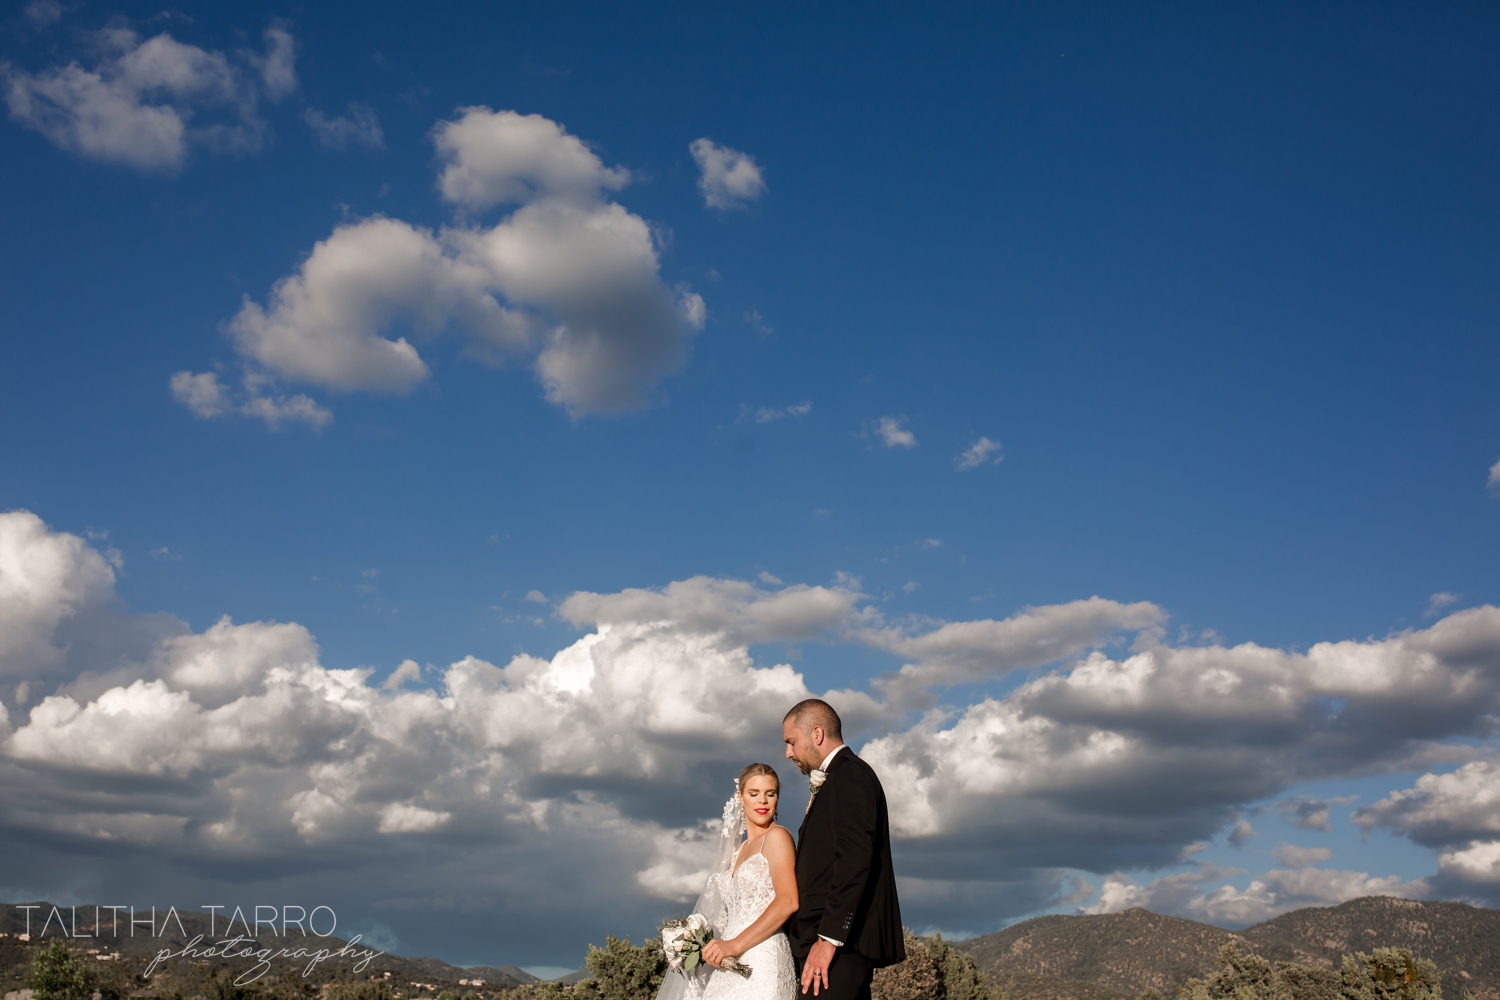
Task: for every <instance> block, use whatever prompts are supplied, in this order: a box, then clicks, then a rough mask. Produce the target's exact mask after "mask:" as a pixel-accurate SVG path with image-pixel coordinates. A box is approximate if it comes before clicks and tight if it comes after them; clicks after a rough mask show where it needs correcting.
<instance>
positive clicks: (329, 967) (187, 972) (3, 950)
mask: <svg viewBox="0 0 1500 1000" xmlns="http://www.w3.org/2000/svg"><path fill="white" fill-rule="evenodd" d="M22 906H36V907H39V908H38V909H35V910H33V911H32V914H31V923H30V928H31V935H32V939H33V940H31V941H30V942H22V941H20V940H19V939H18V935H20V934H23V933H25V931H26V929H27V919H26V913H25V912H24V911H23V910H22V909H21V907H22ZM52 910H53V905H52V904H51V903H46V902H41V903H0V935H4V937H3V938H0V985H3V986H4V989H5V990H12V989H15V988H17V987H16V986H14V985H11V984H13V983H18V982H19V981H20V980H21V979H22V978H23V977H24V975H25V969H26V968H27V967H28V966H29V965H30V961H31V952H32V950H34V949H35V948H37V947H40V946H41V945H42V944H44V943H47V942H50V941H51V940H53V939H54V938H57V937H59V936H64V935H66V936H68V937H69V941H68V944H69V946H70V947H71V948H74V949H78V950H82V951H84V952H85V953H87V952H88V951H89V949H97V950H99V951H100V952H103V953H109V952H118V953H119V955H120V959H119V962H118V968H119V971H120V972H122V973H125V974H126V975H130V974H135V973H138V972H139V971H140V970H141V969H142V968H143V967H144V965H145V963H146V962H147V961H149V959H150V957H151V956H153V955H155V954H156V953H157V952H158V951H159V950H161V949H171V950H177V949H180V948H181V947H182V946H183V945H184V944H186V943H187V941H188V940H189V939H191V938H192V937H193V936H196V935H198V934H202V935H204V940H205V942H211V941H214V940H218V939H222V938H224V937H225V936H226V935H225V933H224V931H225V917H224V915H223V914H219V915H218V917H217V919H216V921H215V922H214V924H212V925H211V923H210V918H209V916H208V914H205V913H202V912H196V911H190V910H179V911H178V917H179V918H180V927H179V921H178V920H177V919H173V920H172V921H170V924H169V925H168V926H169V927H170V929H163V928H162V927H160V926H158V928H157V929H158V930H159V931H160V933H159V934H157V935H156V936H153V935H152V934H151V933H150V931H149V930H147V929H146V927H145V926H144V925H143V926H142V927H140V928H138V929H137V930H138V933H136V934H135V935H132V934H131V933H130V928H129V916H128V915H127V914H121V916H120V919H119V921H118V923H116V922H115V921H114V920H113V918H112V916H111V914H110V911H109V910H107V909H106V910H103V911H101V912H100V914H99V926H97V927H96V926H95V922H94V921H95V908H94V906H93V904H89V905H87V906H77V907H68V906H59V907H57V910H58V911H59V914H60V915H61V916H62V918H63V919H64V921H65V922H66V924H65V926H64V927H63V929H62V933H61V934H60V933H59V930H58V924H57V921H56V920H55V919H53V920H51V926H50V927H47V936H46V937H45V938H43V937H42V936H41V932H42V929H43V927H44V926H45V925H46V924H47V922H48V919H49V918H50V917H52ZM148 913H149V911H146V913H138V914H137V916H138V917H140V918H141V919H146V914H148ZM166 917H167V914H166V911H165V910H163V909H161V908H158V909H157V911H156V919H157V922H158V924H159V925H160V924H162V923H163V922H164V921H166ZM75 920H76V927H75V926H74V922H75ZM211 929H212V930H214V931H215V932H216V933H215V934H213V935H210V930H211ZM235 930H236V931H237V932H240V933H243V930H244V929H243V927H242V925H240V924H239V923H236V924H235ZM75 931H76V933H77V935H79V936H78V937H73V936H72V935H73V933H74V932H75ZM258 940H259V941H261V942H262V944H263V945H264V946H271V945H275V946H278V947H280V946H283V945H285V946H288V947H292V948H296V947H299V946H304V945H305V946H306V947H309V948H327V949H337V948H341V947H343V946H344V945H345V944H346V943H347V939H345V938H339V937H327V938H318V937H306V938H304V937H302V936H300V935H298V934H297V933H296V931H295V930H293V931H292V934H291V937H290V938H277V937H274V936H273V935H272V934H271V933H270V931H269V930H264V929H263V930H262V932H261V934H260V936H259V938H258ZM358 947H365V945H364V944H363V943H361V945H359V946H358ZM375 950H376V951H378V950H380V949H378V948H377V949H375ZM249 964H250V960H248V959H237V960H228V961H226V960H222V959H221V960H216V961H213V962H207V963H201V964H200V963H194V962H192V961H188V960H173V961H169V962H168V963H167V964H166V965H164V966H163V967H162V971H163V972H164V973H165V974H166V977H167V978H168V979H173V980H175V981H176V982H177V985H178V988H179V989H181V991H182V992H183V993H184V995H188V996H193V995H196V994H198V993H201V992H202V982H201V981H202V980H203V979H204V978H205V977H206V976H207V974H208V972H209V971H211V970H212V969H213V968H225V969H231V968H233V969H235V970H236V972H237V973H238V972H239V971H243V969H244V968H245V967H246V966H247V965H249ZM305 964H306V963H305V962H299V961H292V960H288V959H281V960H278V961H277V962H276V963H275V969H276V971H277V972H278V973H279V972H281V971H282V970H283V969H288V970H291V969H295V970H296V971H297V972H300V970H301V968H302V967H303V966H305ZM352 964H353V963H352V962H351V961H349V960H342V961H329V962H326V963H324V964H322V965H320V966H319V967H318V968H317V969H316V971H315V972H314V973H313V975H311V976H309V977H308V980H307V981H308V982H310V983H314V984H321V983H325V982H328V981H330V980H331V979H333V978H334V977H336V976H337V975H338V974H339V970H340V969H341V968H342V969H344V970H345V974H350V972H351V971H352V970H350V966H351V965H352ZM105 968H106V966H103V965H101V966H100V969H101V970H103V969H105ZM108 968H109V969H111V970H114V969H115V968H116V966H114V965H111V966H108ZM386 973H389V974H390V977H389V978H390V981H391V983H392V984H393V986H395V987H397V990H398V992H402V991H403V990H404V991H405V994H406V995H413V990H412V988H411V987H410V986H409V984H411V983H422V984H426V985H430V986H431V987H433V989H432V990H417V991H415V992H417V993H431V992H433V991H435V990H441V989H450V990H455V991H459V992H463V991H462V989H461V985H462V982H463V981H467V982H469V983H472V982H473V981H474V980H476V979H478V980H483V981H484V988H483V989H484V991H485V992H487V993H488V992H492V991H494V990H496V989H505V988H508V987H514V986H520V985H524V984H527V983H534V982H536V981H537V979H536V977H535V976H532V975H531V974H530V973H528V972H525V971H523V970H521V969H518V968H516V967H515V966H514V965H503V966H499V967H498V968H497V967H493V966H487V965H485V966H470V967H467V968H466V967H463V966H457V965H449V964H448V963H447V962H444V961H441V960H439V959H436V958H407V957H403V956H400V955H381V956H380V957H379V958H376V959H374V960H373V961H371V962H370V963H369V965H368V966H367V967H366V968H365V969H364V971H363V973H362V974H361V975H363V976H365V977H375V978H383V977H384V976H385V974H386ZM469 992H473V991H472V990H470V991H469Z"/></svg>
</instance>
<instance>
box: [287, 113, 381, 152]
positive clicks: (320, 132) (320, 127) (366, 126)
mask: <svg viewBox="0 0 1500 1000" xmlns="http://www.w3.org/2000/svg"><path fill="white" fill-rule="evenodd" d="M302 120H303V121H304V122H306V123H307V127H308V128H309V129H311V130H312V134H313V138H315V139H317V140H318V142H319V143H321V144H322V145H323V146H325V147H327V148H328V149H333V150H337V151H339V152H341V153H342V152H343V151H344V150H346V149H348V148H349V147H351V146H364V147H366V148H368V149H379V148H380V147H381V146H383V145H385V133H384V132H382V131H381V129H380V119H379V118H378V117H376V115H375V109H374V108H372V107H370V106H369V105H368V104H363V103H361V102H359V101H351V102H350V104H349V113H348V114H347V115H339V116H336V117H334V118H329V117H328V116H326V115H324V114H323V112H321V111H319V110H318V109H317V108H308V109H307V110H306V111H304V112H302Z"/></svg>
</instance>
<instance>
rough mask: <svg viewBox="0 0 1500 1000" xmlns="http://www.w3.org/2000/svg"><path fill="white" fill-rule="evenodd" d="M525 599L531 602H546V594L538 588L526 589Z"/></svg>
mask: <svg viewBox="0 0 1500 1000" xmlns="http://www.w3.org/2000/svg"><path fill="white" fill-rule="evenodd" d="M525 599H526V600H528V601H530V602H531V603H532V604H546V603H547V595H546V594H544V593H542V592H541V591H540V590H528V591H526V598H525Z"/></svg>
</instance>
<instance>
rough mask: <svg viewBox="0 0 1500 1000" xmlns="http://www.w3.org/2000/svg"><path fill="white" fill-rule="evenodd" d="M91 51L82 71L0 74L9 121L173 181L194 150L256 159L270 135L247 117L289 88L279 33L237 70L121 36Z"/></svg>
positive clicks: (174, 45) (118, 32)
mask: <svg viewBox="0 0 1500 1000" xmlns="http://www.w3.org/2000/svg"><path fill="white" fill-rule="evenodd" d="M40 9H41V8H39V10H40ZM92 41H93V49H94V51H95V52H96V53H97V54H98V58H97V59H96V60H95V61H94V63H93V65H92V66H90V67H85V66H82V65H80V64H79V63H77V62H70V63H68V64H67V65H59V66H53V67H51V68H49V69H44V70H41V71H40V72H37V73H31V72H27V71H26V70H23V69H20V68H17V67H15V66H12V65H10V64H5V65H4V66H3V67H0V70H3V73H4V77H5V100H6V104H7V106H8V107H9V109H10V113H11V117H12V118H14V119H15V120H16V121H18V122H20V123H21V124H22V125H25V126H26V127H28V128H32V129H35V130H36V131H38V132H40V133H42V134H43V135H44V136H46V137H47V139H48V140H49V141H50V142H52V143H53V144H54V145H56V146H58V147H60V148H62V149H66V150H68V151H70V152H74V153H78V154H79V155H82V156H85V157H88V158H90V159H94V160H100V161H104V162H111V163H124V164H127V165H129V166H133V167H136V168H138V169H141V170H148V171H149V170H159V171H173V170H176V169H178V168H179V167H181V166H182V165H183V163H184V162H185V161H186V159H187V156H188V153H189V151H190V149H192V148H193V147H195V146H198V147H202V148H205V149H209V150H211V151H215V152H229V153H241V154H243V153H251V152H255V151H256V150H258V149H259V148H260V147H261V146H262V145H263V143H264V142H265V140H266V137H267V135H268V134H269V127H268V126H267V124H266V122H265V121H264V120H263V119H262V118H261V117H260V115H259V113H258V111H257V107H256V105H257V103H258V99H259V96H260V94H261V93H262V92H264V93H265V94H267V95H268V96H270V97H271V98H272V99H273V100H277V99H279V98H280V97H282V96H285V93H286V92H288V91H287V88H289V87H295V85H296V71H295V67H294V64H293V60H294V41H293V39H292V36H291V34H290V33H289V32H287V31H286V30H285V29H284V28H281V27H275V26H273V27H272V28H270V29H268V30H267V31H266V36H265V41H266V54H265V55H264V56H260V55H256V54H254V53H246V54H244V58H243V59H240V60H238V61H237V60H232V59H231V58H230V57H229V56H227V55H225V54H224V53H223V52H217V51H210V50H206V49H201V48H199V47H197V46H195V45H188V44H185V43H182V42H179V41H177V40H176V39H174V38H172V37H171V36H170V35H168V34H166V33H162V34H159V35H156V36H154V37H152V38H142V37H141V36H140V35H139V34H137V33H136V32H134V31H132V30H130V29H129V28H125V27H114V28H109V29H106V30H104V31H101V32H97V33H95V34H94V35H93V36H92ZM247 62H248V63H250V64H251V65H250V66H247V65H246V63H247ZM256 66H258V67H259V70H260V72H259V74H257V73H256V72H255V71H254V69H255V67H256ZM257 75H258V76H260V77H261V79H260V80H257Z"/></svg>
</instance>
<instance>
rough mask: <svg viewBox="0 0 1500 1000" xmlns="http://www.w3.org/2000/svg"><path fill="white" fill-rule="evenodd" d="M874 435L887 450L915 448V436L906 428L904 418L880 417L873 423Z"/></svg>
mask: <svg viewBox="0 0 1500 1000" xmlns="http://www.w3.org/2000/svg"><path fill="white" fill-rule="evenodd" d="M875 433H876V434H878V435H880V441H881V443H882V444H884V445H885V446H886V447H887V448H915V447H916V446H917V436H916V435H915V434H913V433H912V432H911V431H910V430H908V429H907V427H906V417H904V416H897V417H881V418H880V419H879V420H877V421H875Z"/></svg>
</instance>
